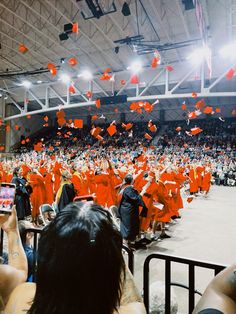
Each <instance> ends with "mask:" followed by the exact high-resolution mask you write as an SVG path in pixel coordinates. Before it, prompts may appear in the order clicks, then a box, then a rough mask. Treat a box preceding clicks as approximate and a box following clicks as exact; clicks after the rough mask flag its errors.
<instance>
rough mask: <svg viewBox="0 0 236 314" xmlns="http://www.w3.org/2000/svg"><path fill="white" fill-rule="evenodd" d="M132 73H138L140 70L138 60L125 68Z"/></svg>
mask: <svg viewBox="0 0 236 314" xmlns="http://www.w3.org/2000/svg"><path fill="white" fill-rule="evenodd" d="M127 70H130V71H131V72H133V73H139V72H140V71H141V70H142V63H141V61H139V60H136V61H134V62H133V63H131V65H130V66H129V67H128V68H127Z"/></svg>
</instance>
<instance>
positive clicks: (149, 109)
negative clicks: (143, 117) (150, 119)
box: [143, 101, 154, 112]
mask: <svg viewBox="0 0 236 314" xmlns="http://www.w3.org/2000/svg"><path fill="white" fill-rule="evenodd" d="M143 108H144V110H145V111H146V112H152V110H153V108H154V106H153V105H151V104H150V103H149V102H148V101H145V102H144V104H143Z"/></svg>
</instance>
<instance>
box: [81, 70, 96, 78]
mask: <svg viewBox="0 0 236 314" xmlns="http://www.w3.org/2000/svg"><path fill="white" fill-rule="evenodd" d="M78 77H82V78H83V79H84V80H86V81H90V80H92V78H93V74H92V73H91V72H90V71H89V70H84V71H83V72H81V73H80V74H79V75H78Z"/></svg>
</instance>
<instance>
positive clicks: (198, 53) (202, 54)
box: [187, 46, 211, 64]
mask: <svg viewBox="0 0 236 314" xmlns="http://www.w3.org/2000/svg"><path fill="white" fill-rule="evenodd" d="M210 56H211V50H210V48H209V47H207V46H205V47H202V48H199V49H196V50H195V51H194V52H193V53H191V54H190V55H189V56H188V57H187V60H190V61H191V62H193V63H195V64H198V63H201V62H202V61H203V60H207V59H208V58H209V57H210Z"/></svg>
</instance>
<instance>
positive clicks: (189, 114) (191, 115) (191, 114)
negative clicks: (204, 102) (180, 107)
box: [188, 111, 197, 119]
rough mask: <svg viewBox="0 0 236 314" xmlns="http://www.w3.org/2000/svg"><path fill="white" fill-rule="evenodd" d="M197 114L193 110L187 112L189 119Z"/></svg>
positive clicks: (194, 117)
mask: <svg viewBox="0 0 236 314" xmlns="http://www.w3.org/2000/svg"><path fill="white" fill-rule="evenodd" d="M196 117H197V115H196V112H195V111H192V112H189V113H188V118H189V119H196Z"/></svg>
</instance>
